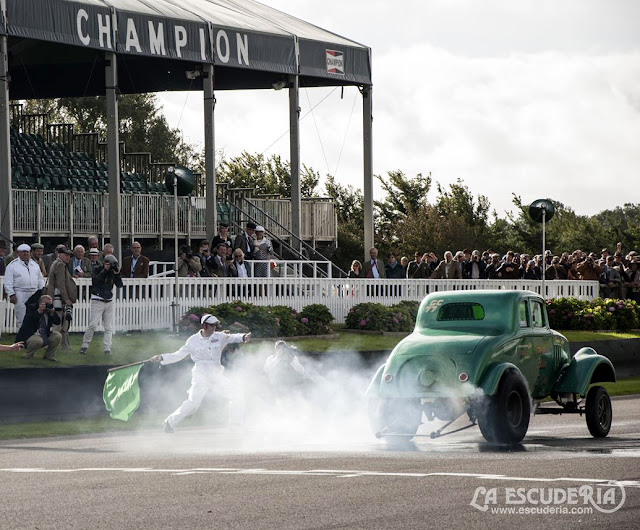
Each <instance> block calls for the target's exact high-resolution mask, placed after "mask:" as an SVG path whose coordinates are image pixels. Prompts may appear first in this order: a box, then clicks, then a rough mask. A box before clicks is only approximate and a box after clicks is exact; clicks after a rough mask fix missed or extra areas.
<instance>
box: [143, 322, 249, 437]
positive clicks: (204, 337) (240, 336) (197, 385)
mask: <svg viewBox="0 0 640 530" xmlns="http://www.w3.org/2000/svg"><path fill="white" fill-rule="evenodd" d="M200 327H201V329H200V331H198V333H195V334H194V335H191V337H189V338H188V339H187V342H186V343H185V345H184V346H183V347H182V348H180V349H179V350H178V351H177V352H175V353H164V354H162V355H155V356H153V357H152V358H151V359H150V360H151V361H153V362H159V363H161V364H171V363H175V362H178V361H180V360H182V359H184V358H185V357H186V356H187V355H191V359H192V360H193V362H194V363H195V364H194V366H193V370H192V372H191V387H190V388H189V392H188V397H187V399H186V401H185V402H184V403H182V405H180V406H179V407H178V409H177V410H176V411H175V412H174V413H173V414H171V415H170V416H169V417H168V418H167V419H166V420H164V422H163V423H162V426H163V427H164V431H165V432H169V433H171V432H174V429H175V427H176V426H177V425H178V423H180V422H181V421H182V420H183V419H185V418H186V417H187V416H190V415H191V414H193V413H194V412H195V411H196V410H198V408H199V407H200V404H201V403H202V400H203V399H204V397H205V395H206V394H207V392H208V391H209V390H211V391H212V392H213V393H214V394H215V395H217V396H220V397H222V398H224V399H228V400H229V401H230V402H231V403H230V404H229V423H230V424H231V425H242V422H243V420H244V393H243V391H242V388H240V387H239V386H238V385H236V384H235V383H233V382H232V381H230V380H229V379H227V378H226V377H225V376H224V366H222V364H221V363H220V357H221V356H222V350H224V348H225V346H227V344H236V343H241V342H249V341H250V340H251V333H235V334H229V333H221V332H219V331H218V330H219V329H220V321H219V320H218V319H217V318H216V317H214V316H213V315H209V314H205V315H202V318H201V319H200Z"/></svg>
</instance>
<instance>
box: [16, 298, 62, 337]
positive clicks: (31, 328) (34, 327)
mask: <svg viewBox="0 0 640 530" xmlns="http://www.w3.org/2000/svg"><path fill="white" fill-rule="evenodd" d="M38 305H39V304H29V305H28V306H27V314H26V315H25V316H24V320H23V321H22V326H20V330H19V331H18V334H17V335H16V342H26V341H27V339H28V338H29V337H31V335H33V334H34V333H37V331H38V328H39V327H40V316H41V313H38ZM48 317H49V318H48V319H47V337H48V336H49V335H51V326H53V325H56V326H59V325H60V323H61V320H60V317H59V316H58V314H57V313H56V312H54V313H53V314H51V313H49V314H48Z"/></svg>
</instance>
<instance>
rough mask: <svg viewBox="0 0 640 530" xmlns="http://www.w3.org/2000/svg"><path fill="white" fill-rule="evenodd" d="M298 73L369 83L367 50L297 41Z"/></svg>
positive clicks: (317, 42) (302, 40) (369, 69)
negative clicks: (298, 49) (298, 51)
mask: <svg viewBox="0 0 640 530" xmlns="http://www.w3.org/2000/svg"><path fill="white" fill-rule="evenodd" d="M299 47H300V73H301V74H302V75H309V76H313V77H324V78H331V79H336V80H343V81H347V82H356V83H363V84H369V83H371V65H370V64H369V50H368V48H354V47H352V46H340V45H338V44H330V45H328V43H326V42H320V41H312V40H306V39H299Z"/></svg>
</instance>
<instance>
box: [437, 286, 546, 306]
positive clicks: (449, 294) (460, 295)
mask: <svg viewBox="0 0 640 530" xmlns="http://www.w3.org/2000/svg"><path fill="white" fill-rule="evenodd" d="M532 297H533V298H541V296H540V295H539V294H538V293H534V292H533V291H519V290H518V291H516V290H513V291H502V290H498V289H486V290H484V289H483V290H469V291H438V292H435V293H431V294H430V295H429V296H428V297H427V298H425V300H432V299H445V300H455V301H456V302H458V301H463V300H464V301H472V302H480V301H487V302H488V301H490V300H491V301H494V300H500V301H501V303H506V301H507V300H521V299H522V298H532Z"/></svg>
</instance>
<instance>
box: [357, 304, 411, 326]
mask: <svg viewBox="0 0 640 530" xmlns="http://www.w3.org/2000/svg"><path fill="white" fill-rule="evenodd" d="M418 307H420V302H412V301H404V302H400V303H399V304H397V305H394V306H391V307H387V306H385V305H382V304H372V303H364V304H358V305H355V306H353V307H352V308H351V309H350V310H349V314H348V315H347V318H345V327H346V328H347V329H359V330H365V331H413V328H414V326H415V323H416V316H417V315H418Z"/></svg>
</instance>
